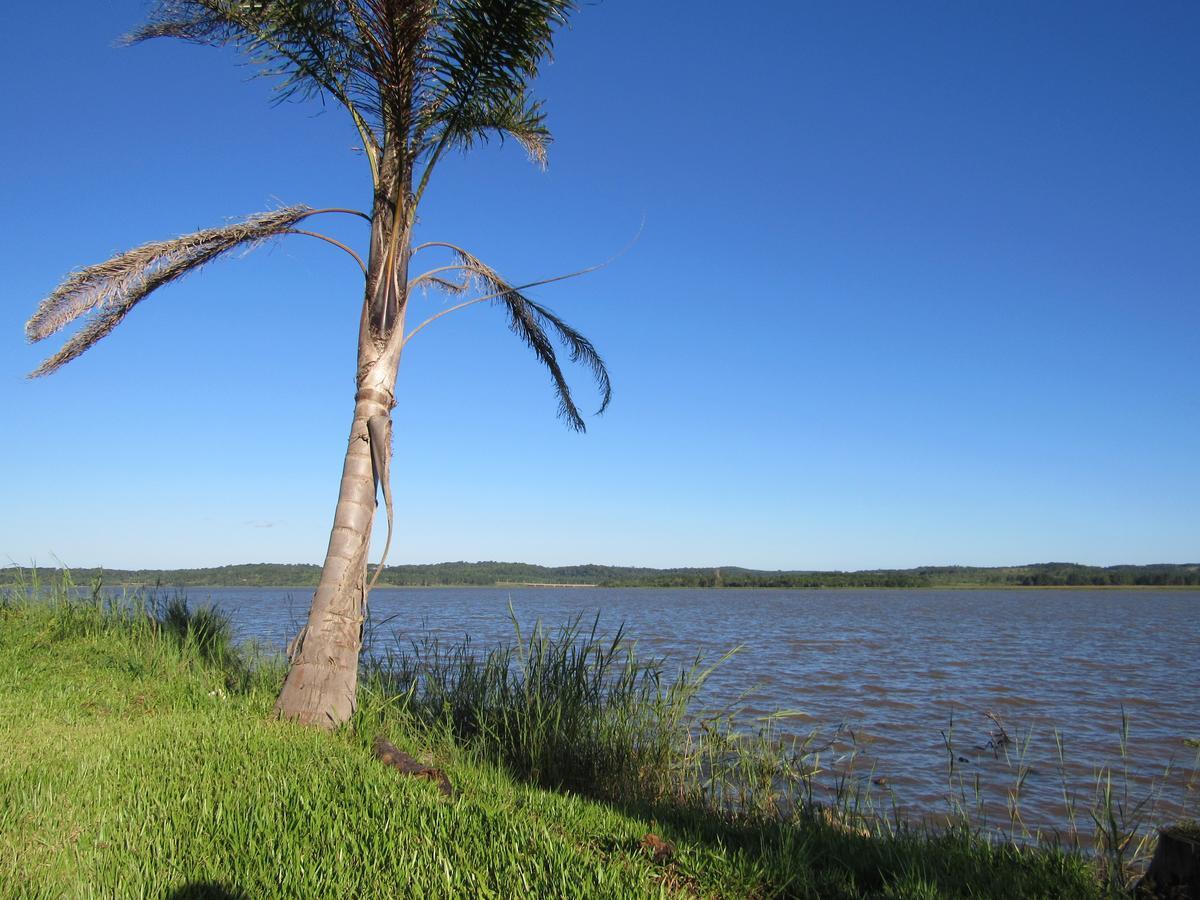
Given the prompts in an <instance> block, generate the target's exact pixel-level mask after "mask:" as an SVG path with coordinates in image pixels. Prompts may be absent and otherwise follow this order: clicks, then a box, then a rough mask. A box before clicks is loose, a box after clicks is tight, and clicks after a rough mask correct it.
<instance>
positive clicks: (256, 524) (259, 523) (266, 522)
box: [242, 519, 283, 528]
mask: <svg viewBox="0 0 1200 900" xmlns="http://www.w3.org/2000/svg"><path fill="white" fill-rule="evenodd" d="M242 524H243V525H249V526H250V527H251V528H274V527H275V526H276V525H281V524H283V523H282V522H279V521H272V520H270V519H250V520H248V521H246V522H243V523H242Z"/></svg>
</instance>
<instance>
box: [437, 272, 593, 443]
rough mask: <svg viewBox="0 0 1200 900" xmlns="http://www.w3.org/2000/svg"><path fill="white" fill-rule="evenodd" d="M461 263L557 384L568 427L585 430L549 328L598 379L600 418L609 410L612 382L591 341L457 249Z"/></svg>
mask: <svg viewBox="0 0 1200 900" xmlns="http://www.w3.org/2000/svg"><path fill="white" fill-rule="evenodd" d="M454 252H455V255H456V256H457V257H458V261H459V264H460V265H461V266H462V268H463V270H464V271H465V272H468V273H470V274H471V275H472V276H473V277H474V279H475V280H476V281H477V282H478V284H479V286H480V288H481V289H482V290H484V291H485V292H486V293H488V294H494V295H495V298H494V299H493V300H492V302H493V303H498V304H502V305H503V306H504V307H505V309H506V310H507V312H508V326H509V328H510V329H512V332H513V333H514V334H516V335H517V336H518V337H519V338H521V340H523V341H524V342H525V344H526V345H527V346H528V347H529V349H530V350H532V351H533V353H534V355H535V356H536V357H537V358H538V360H539V361H540V362H541V363H542V365H544V366H545V367H546V368H547V369H548V370H549V371H550V377H551V378H552V379H553V381H554V388H555V392H556V393H557V394H558V414H559V415H560V416H561V417H562V418H564V419H566V421H567V424H568V425H570V426H571V427H572V428H574V429H575V430H576V431H586V430H587V426H586V425H585V424H584V421H583V416H581V415H580V414H579V409H578V408H577V407H576V406H575V402H574V400H572V398H571V390H570V388H569V387H568V386H567V380H566V378H565V377H564V376H563V372H562V368H561V367H560V366H559V364H558V357H557V355H556V354H555V352H554V344H553V342H552V341H551V340H550V338H549V336H548V335H547V334H546V326H549V328H550V330H551V331H552V332H554V333H555V334H556V335H557V336H558V338H559V340H561V341H562V342H563V344H565V345H566V347H567V348H568V349H569V350H570V351H571V362H573V363H579V364H582V365H584V366H586V367H587V368H588V370H589V371H590V372H591V373H592V377H593V378H595V379H596V386H597V387H598V388H599V390H600V408H599V409H598V410H596V415H600V414H601V413H602V412H604V410H605V409H607V408H608V404H609V401H610V400H611V399H612V383H611V382H610V380H609V377H608V369H607V368H606V367H605V365H604V360H603V359H601V358H600V354H599V353H597V352H596V348H595V347H594V346H593V345H592V342H591V341H589V340H588V339H587V338H585V337H584V336H583V335H582V334H580V333H579V332H578V331H576V330H575V329H574V328H572V327H571V326H570V325H568V324H567V323H566V322H564V321H563V320H562V319H560V318H558V316H556V315H555V314H554V313H553V312H551V311H550V310H549V309H547V308H546V307H544V306H541V305H540V304H538V303H534V302H533V301H532V300H530V299H529V298H528V297H526V296H525V295H524V294H522V293H521V292H520V291H519V290H518V289H517V288H515V287H513V286H512V285H511V284H509V283H508V282H506V281H505V280H504V279H503V278H501V277H500V275H499V274H498V273H497V272H496V271H495V269H493V268H492V267H491V266H489V265H487V264H486V263H484V262H483V261H482V260H480V259H478V258H476V257H475V256H472V255H471V254H470V253H468V252H466V251H465V250H463V249H461V248H455V249H454Z"/></svg>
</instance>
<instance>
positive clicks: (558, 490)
mask: <svg viewBox="0 0 1200 900" xmlns="http://www.w3.org/2000/svg"><path fill="white" fill-rule="evenodd" d="M145 8H146V7H145V5H144V4H142V3H138V2H125V0H114V2H106V3H94V2H81V0H70V2H65V3H59V4H50V5H36V4H35V5H33V6H30V7H28V8H26V9H24V10H23V11H22V16H21V19H22V21H21V26H20V27H19V28H10V29H7V30H5V32H4V34H3V36H2V37H0V43H2V52H0V66H2V67H3V82H4V83H5V84H6V85H8V90H7V91H6V103H5V110H4V119H5V124H6V128H5V131H6V139H5V140H4V141H3V142H0V164H2V170H3V173H4V175H3V179H4V191H3V195H2V196H3V205H4V217H3V226H2V227H3V238H4V249H3V253H2V254H0V275H2V280H0V283H2V284H3V298H4V299H3V304H2V305H0V404H2V408H3V412H4V416H3V421H4V423H5V426H6V427H5V436H4V440H3V441H0V497H2V504H3V505H2V507H0V509H2V510H3V512H2V514H0V561H2V562H5V563H7V562H10V561H12V562H22V563H27V562H29V561H31V560H36V561H38V562H41V563H49V562H51V561H52V560H53V558H54V555H56V556H57V557H58V558H59V559H61V560H63V561H65V562H67V563H68V564H71V565H74V566H81V567H82V566H91V565H105V566H110V567H133V566H172V567H173V566H200V565H217V564H223V563H233V562H260V561H271V562H318V561H320V559H321V556H322V554H323V552H324V548H325V543H326V541H327V538H328V527H329V522H330V518H331V516H332V512H333V504H334V500H335V497H336V491H337V483H338V477H339V472H340V465H341V455H342V451H343V448H344V446H345V440H346V434H347V429H348V426H349V418H350V413H351V408H352V396H353V391H354V385H353V374H354V340H355V330H356V327H357V316H358V307H359V302H360V300H359V292H360V281H359V276H358V275H357V271H356V269H355V267H354V266H353V264H352V263H351V262H350V261H349V260H348V259H346V258H345V257H344V256H342V255H341V254H339V253H338V252H337V251H335V250H333V249H331V248H329V247H327V246H325V245H322V244H320V243H318V242H315V241H311V240H309V239H307V238H291V239H289V242H287V243H284V244H277V245H275V246H273V247H271V248H264V249H260V250H257V251H255V252H254V253H253V254H251V255H250V256H248V257H246V258H243V259H229V260H225V261H222V262H219V263H217V264H215V265H213V266H211V267H209V268H208V269H205V270H204V271H203V272H201V273H200V274H198V275H194V276H192V277H190V278H189V279H187V280H186V281H184V282H182V283H179V284H177V285H174V286H171V287H169V288H167V289H164V290H163V291H161V292H160V293H159V294H157V295H155V296H153V297H151V298H150V299H149V300H147V301H146V302H145V303H144V304H142V306H140V307H139V308H138V309H137V310H136V311H135V312H134V313H133V314H132V315H131V316H130V318H129V319H128V320H127V321H126V322H125V324H123V325H122V326H121V328H120V329H119V330H118V331H117V332H116V333H114V334H113V335H111V336H110V337H109V338H107V339H105V340H104V341H103V342H102V343H101V344H100V345H99V346H97V347H96V348H95V349H93V350H92V351H90V352H89V353H88V354H86V355H85V356H84V357H83V358H81V359H79V360H77V361H76V362H74V363H72V364H70V365H69V366H68V367H67V368H65V369H64V370H62V371H60V372H59V373H57V374H55V375H53V376H51V377H49V378H48V379H44V380H41V381H38V382H28V381H26V380H24V378H23V376H24V374H25V373H26V372H28V371H29V370H30V369H32V368H33V367H34V366H35V365H36V364H37V362H38V361H39V360H40V359H41V358H43V356H45V355H47V353H48V352H50V351H52V350H53V349H54V347H46V348H43V347H42V346H28V345H26V344H25V343H24V340H23V333H22V326H23V324H24V322H25V320H26V319H27V318H28V316H29V314H30V313H31V312H32V310H33V309H34V307H35V305H36V303H37V301H38V300H39V299H40V298H41V297H43V296H44V295H45V294H46V293H47V292H48V291H49V290H50V289H51V288H53V287H54V286H55V285H56V284H57V283H58V281H59V279H60V278H61V277H62V276H63V275H64V274H65V273H67V272H68V271H69V270H70V269H72V268H73V267H75V266H79V265H84V264H88V263H93V262H98V261H100V260H102V259H104V258H106V257H107V256H108V255H110V254H111V253H113V252H115V251H118V250H122V249H127V248H129V247H131V246H135V245H137V244H140V243H142V242H145V241H148V240H153V239H158V238H163V237H168V236H171V235H174V234H179V233H182V232H185V231H190V230H192V229H194V228H200V227H207V226H211V225H216V224H220V223H222V222H223V221H225V220H226V219H227V218H228V217H235V216H240V215H244V214H247V213H251V212H254V211H258V210H262V209H264V208H269V207H272V206H273V205H277V204H278V203H279V202H285V203H306V204H310V205H312V206H342V205H351V206H358V207H360V208H365V207H366V206H367V205H368V203H369V175H368V172H367V169H366V165H365V163H364V161H363V160H362V159H361V158H360V157H358V156H356V155H355V154H354V153H353V152H352V150H351V148H352V147H353V146H354V144H355V141H356V136H355V134H354V132H353V130H352V129H351V128H350V127H349V126H348V124H347V122H346V121H345V120H344V118H343V116H342V114H341V113H340V111H338V110H336V109H333V108H330V109H329V110H327V111H325V112H324V113H322V112H321V109H320V107H319V106H316V105H297V104H288V105H284V106H281V107H271V106H270V105H269V104H268V97H269V93H270V85H269V83H268V82H266V81H263V80H257V81H254V80H247V79H248V76H249V74H250V70H248V69H247V68H245V67H244V66H239V65H237V64H236V63H237V60H236V57H234V56H232V55H231V54H228V53H225V52H223V51H214V50H206V49H203V48H197V47H191V46H187V45H183V44H178V43H173V42H167V41H163V42H157V43H152V44H148V45H143V46H140V47H135V48H128V49H119V48H115V47H114V46H113V44H112V42H113V39H114V38H115V37H117V36H118V35H120V34H121V33H123V32H124V31H125V30H127V29H128V28H130V27H132V26H133V25H135V24H137V23H138V22H139V21H140V20H141V19H142V17H143V14H144V12H145ZM739 10H740V14H738V15H730V14H729V12H728V8H727V6H726V5H723V4H715V3H713V4H709V3H694V2H684V0H671V2H667V0H655V2H650V3H647V2H628V0H626V2H618V0H607V2H602V3H599V4H595V5H589V6H587V7H585V8H584V9H583V11H582V12H581V14H580V15H578V17H577V18H576V20H575V25H574V28H573V29H572V30H571V31H570V32H568V33H564V34H563V35H562V36H561V37H560V39H559V41H558V44H557V54H556V61H555V63H554V64H553V65H552V66H550V67H549V68H548V69H547V71H546V73H545V75H544V78H543V79H542V83H541V85H540V90H541V93H542V94H543V95H544V97H545V98H546V100H547V106H548V109H549V112H550V116H551V119H550V124H551V127H552V129H553V131H554V133H555V135H556V138H557V140H556V143H555V144H554V146H553V148H552V152H551V165H550V169H549V171H548V172H545V173H542V172H539V171H538V170H536V169H535V168H533V167H531V166H529V165H528V164H527V163H526V162H525V160H524V157H523V154H522V153H521V152H520V151H519V149H517V148H516V147H514V146H511V145H509V146H504V147H499V146H497V145H492V146H490V147H488V148H485V149H484V150H482V151H480V152H477V153H475V154H473V155H472V156H470V157H466V158H458V159H455V160H454V161H453V162H452V163H451V164H449V165H447V166H445V167H444V168H442V169H441V170H440V171H439V172H438V176H437V178H436V182H435V188H434V189H433V190H432V191H431V193H430V195H429V197H428V202H427V205H426V206H425V207H424V212H423V220H422V223H421V235H422V236H423V237H425V238H440V239H447V240H452V241H456V242H459V243H462V244H465V245H466V246H468V247H470V248H472V249H474V250H475V252H476V253H477V254H478V255H479V256H481V257H483V258H484V259H486V260H488V261H490V262H491V263H492V264H493V265H494V266H496V267H497V268H499V269H500V270H501V271H502V272H504V273H506V274H507V275H509V276H511V277H512V278H514V279H517V280H532V279H534V278H538V277H541V276H546V275H552V274H557V273H560V272H564V271H570V270H573V269H576V268H580V267H583V266H586V265H588V264H591V263H594V262H596V261H599V260H602V259H605V258H606V257H608V256H609V255H611V254H612V253H613V252H615V251H616V250H618V249H619V248H621V247H622V246H624V245H625V244H626V243H627V242H628V241H629V240H630V238H631V237H632V236H633V234H634V233H635V232H636V231H637V229H638V227H639V223H640V222H641V221H642V219H643V217H644V219H645V228H644V231H643V233H642V235H641V238H640V240H639V241H638V242H637V243H636V245H635V246H634V247H633V248H632V249H631V250H630V251H629V252H628V253H626V254H625V255H624V256H622V257H621V258H620V259H619V260H618V261H617V262H615V263H614V264H613V265H612V266H610V267H609V268H607V269H605V270H603V271H601V272H598V273H596V274H594V275H591V276H589V277H587V278H585V279H580V280H577V281H573V282H568V283H565V284H561V285H557V286H553V287H549V288H545V289H542V290H541V291H540V293H538V294H537V296H538V298H539V299H541V300H542V301H543V302H546V303H547V304H548V305H550V306H551V307H552V308H554V309H555V310H556V311H558V312H559V313H560V314H562V315H563V316H564V317H565V318H566V319H567V320H568V321H570V322H572V323H573V324H575V325H577V326H578V327H579V328H580V329H581V330H582V331H584V332H585V333H586V334H588V335H589V336H591V337H592V338H593V340H594V341H595V343H596V345H597V347H598V348H599V349H600V350H601V352H602V353H603V354H604V356H605V359H606V360H607V362H608V364H609V367H610V369H611V372H612V374H613V379H614V385H615V397H614V400H613V403H612V406H611V408H610V410H609V412H608V413H607V414H606V415H604V416H603V417H601V418H596V419H590V420H589V431H588V433H587V434H586V435H577V434H573V433H570V432H569V431H567V430H566V428H565V427H563V425H562V424H561V423H560V422H559V421H558V420H557V419H556V418H555V417H554V409H555V402H554V399H553V396H552V393H551V390H550V386H549V383H548V378H547V376H546V375H545V373H544V371H543V370H542V369H540V368H539V367H538V366H537V364H536V363H535V362H534V360H533V358H532V357H531V356H530V355H529V354H528V353H527V352H526V351H525V350H524V348H523V347H522V346H521V345H520V344H519V343H518V342H517V341H516V339H515V338H513V337H512V336H511V335H510V334H509V333H508V332H507V330H506V328H505V326H504V323H503V321H502V319H501V315H500V313H499V311H497V310H493V309H491V308H490V307H487V306H480V307H474V308H472V309H471V310H470V311H467V312H464V313H459V314H455V315H453V316H448V317H446V318H444V319H442V320H441V321H439V322H438V324H437V325H436V326H434V327H432V328H430V329H429V330H428V331H427V332H425V333H423V334H422V335H421V336H420V337H419V338H417V339H416V340H414V341H413V343H412V344H411V345H410V347H409V350H408V352H407V355H406V358H405V360H404V364H403V367H402V371H401V375H400V383H399V390H398V398H399V407H398V409H397V411H396V412H397V423H396V458H397V464H396V465H397V471H396V473H395V494H396V501H397V516H398V522H397V525H398V532H397V538H396V541H395V542H394V544H393V550H392V554H391V559H392V561H396V562H436V561H441V560H456V559H466V560H477V559H502V560H525V561H530V562H538V563H546V564H565V563H575V562H598V563H611V564H640V565H655V566H669V565H714V564H722V565H745V566H753V567H763V568H864V567H873V566H912V565H918V564H927V563H960V564H980V565H993V564H1006V563H1020V562H1034V561H1045V560H1073V561H1079V562H1086V563H1096V564H1112V563H1119V562H1136V563H1145V562H1156V561H1171V562H1188V561H1191V562H1194V561H1197V560H1200V475H1198V466H1197V461H1198V460H1200V352H1198V349H1200V347H1198V344H1200V304H1198V302H1197V300H1198V290H1200V177H1198V176H1197V172H1198V167H1200V56H1198V55H1197V53H1196V44H1197V39H1198V37H1200V5H1197V4H1195V3H1191V2H1178V3H1173V2H1162V3H1154V4H1131V3H1107V2H1078V3H1067V2H1063V3H1052V4H1049V3H1042V2H1018V3H991V4H978V3H972V4H963V3H955V2H943V3H921V2H918V3H906V4H895V3H851V4H843V3H819V4H818V3H812V4H809V3H793V2H790V0H788V2H774V3H772V2H764V3H760V4H755V5H753V6H752V7H745V8H742V7H739ZM328 227H329V229H330V230H331V231H333V232H334V233H336V234H338V235H339V236H341V237H343V238H345V239H347V240H352V241H355V242H357V243H358V245H359V246H362V244H363V240H362V239H363V237H364V236H365V233H364V230H363V228H362V227H361V223H358V222H355V221H353V220H347V221H346V222H339V223H329V225H328ZM415 302H416V303H417V305H418V307H419V308H420V310H430V311H432V310H434V309H437V308H439V306H440V304H441V303H442V301H441V300H439V299H438V298H436V297H429V298H427V299H419V300H417V301H415ZM43 350H45V351H46V352H43ZM574 383H575V384H577V385H578V391H579V393H580V396H581V398H582V399H583V400H585V401H586V403H587V404H588V405H589V407H591V406H592V405H593V402H592V401H593V394H592V393H590V392H589V385H588V382H587V379H586V375H585V374H584V373H582V372H578V373H576V374H575V377H574ZM379 543H380V542H377V544H376V546H378V545H379Z"/></svg>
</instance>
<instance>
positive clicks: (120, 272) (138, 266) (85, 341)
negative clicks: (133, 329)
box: [25, 206, 312, 377]
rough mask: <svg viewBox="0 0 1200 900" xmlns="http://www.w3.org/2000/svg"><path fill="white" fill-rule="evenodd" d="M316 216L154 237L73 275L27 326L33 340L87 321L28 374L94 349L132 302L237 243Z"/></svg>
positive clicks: (250, 242) (292, 212) (292, 214)
mask: <svg viewBox="0 0 1200 900" xmlns="http://www.w3.org/2000/svg"><path fill="white" fill-rule="evenodd" d="M311 214H312V210H311V209H309V207H307V206H289V207H285V208H283V209H279V210H275V211H274V212H267V213H259V214H257V215H254V216H250V217H249V218H248V219H246V220H245V221H242V222H235V223H233V224H231V225H224V226H221V227H220V228H206V229H204V230H203V231H197V232H194V233H192V234H188V235H184V236H182V237H178V238H174V239H172V240H169V241H155V242H153V243H149V244H143V245H142V246H141V247H137V248H136V249H133V250H129V251H127V252H125V253H121V254H119V255H117V256H114V257H113V258H112V259H109V260H106V261H105V262H102V263H99V264H98V265H94V266H89V267H87V268H86V269H80V270H79V271H77V272H74V273H72V274H71V275H70V276H69V277H68V278H67V280H66V281H64V282H63V283H62V284H60V285H59V286H58V287H57V288H56V289H55V290H54V291H53V293H51V294H50V296H48V297H46V299H45V300H43V301H42V302H41V304H39V306H38V308H37V311H36V312H34V314H33V316H32V318H30V320H29V322H28V323H26V325H25V334H26V337H28V339H29V340H30V341H31V342H36V341H41V340H45V339H46V338H48V337H50V336H51V335H52V334H55V333H56V332H58V331H60V330H61V329H63V328H64V327H66V326H67V325H69V324H70V323H71V322H74V321H75V320H76V319H78V318H80V317H81V316H83V315H85V314H89V313H90V314H91V315H90V318H89V320H88V322H87V324H86V325H85V326H84V327H83V328H82V329H81V330H80V331H79V332H77V333H76V334H75V335H74V336H73V337H72V338H71V339H70V340H69V341H67V343H66V344H64V345H63V347H62V349H61V350H59V351H58V353H56V354H54V356H52V357H50V358H49V359H47V360H46V361H45V362H43V363H42V364H41V365H40V366H39V367H38V368H37V369H36V370H35V371H34V372H32V373H31V374H30V377H38V376H40V375H47V374H49V373H50V372H53V371H54V370H55V369H58V368H59V367H61V366H63V365H65V364H66V363H68V362H70V361H71V360H73V359H75V357H77V356H79V355H80V354H82V353H83V352H85V351H86V350H88V349H89V348H90V347H92V346H93V345H94V344H95V343H96V342H97V341H99V340H100V339H101V338H102V337H104V336H105V335H107V334H108V333H109V332H110V331H112V330H113V329H114V328H115V327H116V326H117V325H118V324H120V322H121V320H122V319H124V318H125V316H126V315H127V314H128V313H129V311H130V310H131V309H133V307H134V306H136V305H137V304H138V303H140V302H141V301H142V300H144V299H145V298H146V297H147V296H149V295H150V294H151V293H153V292H154V291H155V290H157V289H158V288H160V287H162V286H163V285H164V284H168V283H170V282H172V281H174V280H176V279H177V278H180V277H182V276H183V275H186V274H187V273H188V272H191V271H194V270H195V269H197V268H199V267H200V266H202V265H204V264H205V263H207V262H211V261H212V260H213V259H216V258H217V257H218V256H221V255H222V254H224V253H228V252H229V251H230V250H233V249H236V248H238V247H247V248H250V247H253V246H255V245H256V244H258V243H259V242H261V241H264V240H266V239H267V238H271V237H275V236H277V235H279V234H283V233H286V232H287V231H288V230H290V229H291V228H292V227H293V226H294V225H295V224H296V223H297V222H299V221H300V220H301V219H303V218H305V217H306V216H308V215H311Z"/></svg>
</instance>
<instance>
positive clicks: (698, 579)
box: [0, 562, 1200, 591]
mask: <svg viewBox="0 0 1200 900" xmlns="http://www.w3.org/2000/svg"><path fill="white" fill-rule="evenodd" d="M68 573H69V578H70V580H71V581H73V583H74V584H75V585H77V586H79V587H81V588H87V587H91V586H94V585H96V584H100V585H103V586H104V587H107V588H117V589H121V588H125V589H130V590H138V589H141V590H145V589H154V588H159V589H166V590H177V589H193V590H204V589H208V588H226V589H228V588H255V589H275V590H295V591H307V590H312V589H313V588H315V587H316V584H317V581H318V579H319V577H320V567H319V566H316V565H312V564H276V563H254V564H246V565H230V566H218V567H212V568H198V569H98V568H89V569H70V570H66V572H64V570H63V569H61V568H57V567H54V568H36V569H35V568H30V567H19V566H9V567H7V568H3V569H0V586H2V585H9V586H17V585H21V584H24V585H31V584H32V583H33V582H34V581H42V582H45V581H49V580H51V579H52V578H53V579H58V578H61V577H63V576H64V574H68ZM377 587H378V588H389V589H397V588H405V589H410V588H456V589H463V588H476V587H478V588H492V589H496V588H500V589H503V588H510V589H538V590H573V589H576V588H579V589H588V590H594V589H596V588H621V589H645V588H652V589H656V590H665V589H689V588H690V589H705V588H716V589H721V590H737V589H757V590H764V589H775V590H845V589H852V590H884V589H886V590H968V591H969V590H1019V589H1025V588H1040V589H1055V590H1078V589H1090V590H1113V589H1120V590H1142V589H1158V590H1189V589H1190V590H1196V589H1200V564H1195V563H1190V564H1176V563H1162V564H1156V565H1121V566H1105V567H1100V566H1084V565H1079V564H1077V563H1036V564H1030V565H1023V566H995V567H981V566H921V567H917V568H912V569H866V570H860V571H854V572H845V571H810V570H796V571H783V570H779V571H772V570H762V569H745V568H741V567H738V566H713V567H705V568H675V569H651V568H644V567H634V566H603V565H595V564H587V565H576V566H538V565H533V564H530V563H508V562H474V563H467V562H446V563H436V564H422V565H397V566H388V567H387V568H386V569H385V570H384V572H383V573H382V578H381V579H380V581H379V584H378V585H377Z"/></svg>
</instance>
